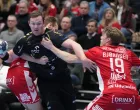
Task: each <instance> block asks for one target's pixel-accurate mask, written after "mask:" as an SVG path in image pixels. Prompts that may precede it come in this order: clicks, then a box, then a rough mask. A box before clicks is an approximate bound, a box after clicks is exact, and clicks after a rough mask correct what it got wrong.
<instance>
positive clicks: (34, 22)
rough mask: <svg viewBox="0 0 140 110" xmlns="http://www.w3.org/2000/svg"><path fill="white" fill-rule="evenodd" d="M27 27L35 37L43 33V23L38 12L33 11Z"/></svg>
mask: <svg viewBox="0 0 140 110" xmlns="http://www.w3.org/2000/svg"><path fill="white" fill-rule="evenodd" d="M29 26H30V28H31V31H32V33H33V34H34V35H35V36H38V35H41V34H43V32H44V22H43V17H42V13H41V12H40V11H33V12H32V13H31V14H30V19H29Z"/></svg>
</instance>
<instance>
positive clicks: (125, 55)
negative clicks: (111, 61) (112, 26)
mask: <svg viewBox="0 0 140 110" xmlns="http://www.w3.org/2000/svg"><path fill="white" fill-rule="evenodd" d="M103 57H109V58H110V57H113V58H120V59H126V60H128V55H127V54H122V53H113V52H103Z"/></svg>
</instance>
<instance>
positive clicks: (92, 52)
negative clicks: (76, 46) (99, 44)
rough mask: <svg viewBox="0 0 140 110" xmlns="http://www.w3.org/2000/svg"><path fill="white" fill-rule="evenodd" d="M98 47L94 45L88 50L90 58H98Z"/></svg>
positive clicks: (87, 55) (87, 54) (94, 59)
mask: <svg viewBox="0 0 140 110" xmlns="http://www.w3.org/2000/svg"><path fill="white" fill-rule="evenodd" d="M97 50H98V49H97V48H96V47H93V48H91V49H89V50H88V51H86V52H85V55H86V57H87V58H89V59H90V60H92V61H94V62H96V60H97V53H98V52H97Z"/></svg>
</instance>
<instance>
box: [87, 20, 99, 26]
mask: <svg viewBox="0 0 140 110" xmlns="http://www.w3.org/2000/svg"><path fill="white" fill-rule="evenodd" d="M90 22H94V23H95V26H96V27H97V21H96V20H95V19H89V20H88V21H87V25H88V24H89V23H90Z"/></svg>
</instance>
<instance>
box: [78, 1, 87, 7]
mask: <svg viewBox="0 0 140 110" xmlns="http://www.w3.org/2000/svg"><path fill="white" fill-rule="evenodd" d="M83 4H84V5H85V4H87V5H88V7H89V2H88V1H81V2H80V5H83Z"/></svg>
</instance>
